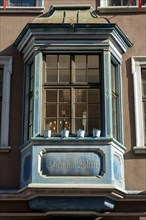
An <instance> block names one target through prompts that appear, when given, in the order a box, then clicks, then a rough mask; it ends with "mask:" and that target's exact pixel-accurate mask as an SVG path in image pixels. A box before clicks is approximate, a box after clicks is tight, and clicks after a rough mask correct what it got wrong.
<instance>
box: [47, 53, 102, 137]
mask: <svg viewBox="0 0 146 220" xmlns="http://www.w3.org/2000/svg"><path fill="white" fill-rule="evenodd" d="M99 60H100V56H99V55H98V54H96V55H46V56H45V58H44V62H45V70H44V71H45V77H44V82H43V103H44V104H43V108H44V110H43V112H44V116H43V118H44V120H43V128H44V129H45V130H46V129H47V130H49V129H51V130H52V131H53V133H54V134H58V133H59V132H60V130H62V129H67V130H70V133H71V134H74V133H76V131H77V130H78V129H83V130H85V132H86V134H88V135H89V134H91V133H92V130H93V128H98V129H101V113H100V112H101V111H100V106H101V105H100V101H101V98H100V97H101V79H100V62H99Z"/></svg>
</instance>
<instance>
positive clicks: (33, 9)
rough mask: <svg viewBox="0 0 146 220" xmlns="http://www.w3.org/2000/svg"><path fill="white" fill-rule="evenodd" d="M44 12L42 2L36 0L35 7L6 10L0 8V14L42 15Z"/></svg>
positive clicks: (42, 0)
mask: <svg viewBox="0 0 146 220" xmlns="http://www.w3.org/2000/svg"><path fill="white" fill-rule="evenodd" d="M43 11H44V0H36V6H9V5H7V7H6V10H4V8H3V6H0V13H39V14H40V13H42V12H43Z"/></svg>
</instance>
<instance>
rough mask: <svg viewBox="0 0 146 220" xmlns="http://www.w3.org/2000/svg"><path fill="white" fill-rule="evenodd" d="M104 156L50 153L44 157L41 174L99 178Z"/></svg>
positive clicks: (81, 153) (85, 153)
mask: <svg viewBox="0 0 146 220" xmlns="http://www.w3.org/2000/svg"><path fill="white" fill-rule="evenodd" d="M102 156H103V155H100V154H98V153H88V152H79V153H76V152H67V153H64V152H59V153H57V152H53V153H52V152H50V153H45V154H44V155H43V156H42V161H41V173H42V175H45V176H98V175H100V174H101V173H102V172H101V170H102V164H103V158H102Z"/></svg>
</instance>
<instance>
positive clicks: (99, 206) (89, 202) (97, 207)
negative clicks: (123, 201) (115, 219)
mask: <svg viewBox="0 0 146 220" xmlns="http://www.w3.org/2000/svg"><path fill="white" fill-rule="evenodd" d="M29 206H30V208H31V209H33V210H41V211H44V212H47V211H86V212H87V211H97V212H101V211H110V210H112V209H113V208H114V201H113V200H111V199H107V198H105V197H70V196H68V197H64V196H62V197H47V198H45V197H37V198H34V199H31V200H30V201H29Z"/></svg>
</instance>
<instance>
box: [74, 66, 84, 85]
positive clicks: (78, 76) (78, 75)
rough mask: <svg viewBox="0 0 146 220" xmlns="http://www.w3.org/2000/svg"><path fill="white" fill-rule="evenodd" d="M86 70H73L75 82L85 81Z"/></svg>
mask: <svg viewBox="0 0 146 220" xmlns="http://www.w3.org/2000/svg"><path fill="white" fill-rule="evenodd" d="M86 72H87V71H86V70H81V69H78V70H75V82H87V73H86Z"/></svg>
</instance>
